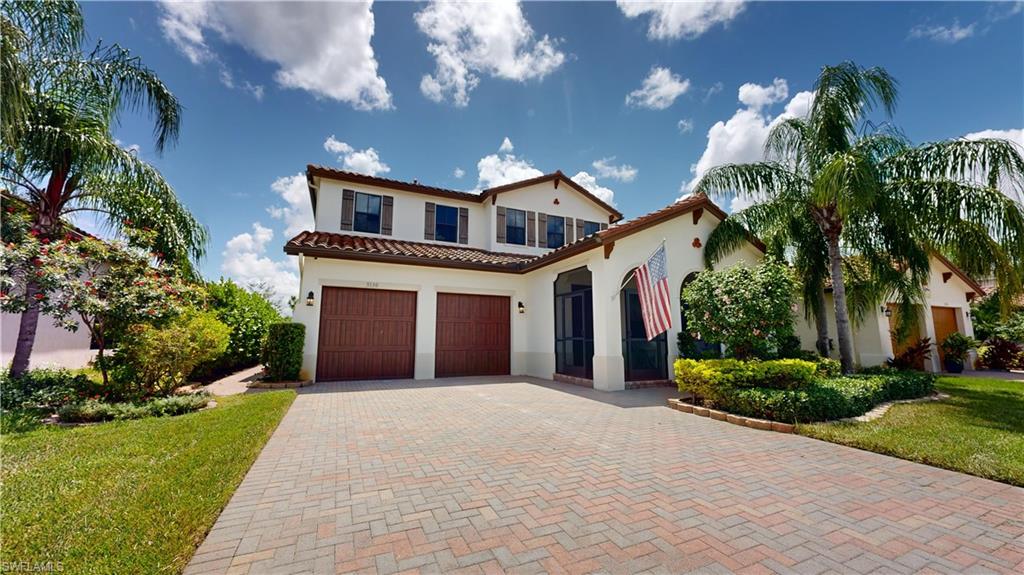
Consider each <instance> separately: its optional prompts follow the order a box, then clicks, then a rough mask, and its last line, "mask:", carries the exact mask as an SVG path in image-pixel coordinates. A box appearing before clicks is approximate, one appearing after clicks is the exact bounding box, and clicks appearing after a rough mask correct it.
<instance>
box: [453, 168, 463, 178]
mask: <svg viewBox="0 0 1024 575" xmlns="http://www.w3.org/2000/svg"><path fill="white" fill-rule="evenodd" d="M452 175H453V176H455V178H456V179H462V176H465V175H466V170H463V169H462V168H455V171H454V172H452Z"/></svg>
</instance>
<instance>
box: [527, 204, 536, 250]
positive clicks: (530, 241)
mask: <svg viewBox="0 0 1024 575" xmlns="http://www.w3.org/2000/svg"><path fill="white" fill-rule="evenodd" d="M526 245H528V246H530V247H533V246H535V245H537V212H526Z"/></svg>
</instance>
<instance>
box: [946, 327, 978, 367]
mask: <svg viewBox="0 0 1024 575" xmlns="http://www.w3.org/2000/svg"><path fill="white" fill-rule="evenodd" d="M977 345H978V342H977V341H975V340H974V338H972V337H967V336H966V335H964V334H962V333H960V332H958V331H954V332H953V333H951V334H949V335H948V336H946V339H944V340H942V343H941V344H939V347H941V348H942V351H943V352H945V354H946V360H951V361H958V362H960V363H963V361H964V360H965V359H967V354H968V353H970V351H971V350H972V349H973V348H975V347H976V346H977Z"/></svg>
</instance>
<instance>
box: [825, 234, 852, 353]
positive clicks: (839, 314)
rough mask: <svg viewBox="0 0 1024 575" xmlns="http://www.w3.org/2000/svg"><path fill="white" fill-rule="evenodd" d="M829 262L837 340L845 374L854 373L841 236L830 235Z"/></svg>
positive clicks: (828, 238) (828, 236)
mask: <svg viewBox="0 0 1024 575" xmlns="http://www.w3.org/2000/svg"><path fill="white" fill-rule="evenodd" d="M826 241H827V242H828V260H829V266H830V268H831V272H832V299H833V300H834V303H835V308H836V339H838V340H839V363H840V365H841V366H842V368H843V373H852V372H853V332H852V330H851V329H850V314H849V312H848V311H847V309H846V284H845V283H844V282H843V256H842V255H841V254H840V253H839V234H838V233H836V234H828V235H827V239H826Z"/></svg>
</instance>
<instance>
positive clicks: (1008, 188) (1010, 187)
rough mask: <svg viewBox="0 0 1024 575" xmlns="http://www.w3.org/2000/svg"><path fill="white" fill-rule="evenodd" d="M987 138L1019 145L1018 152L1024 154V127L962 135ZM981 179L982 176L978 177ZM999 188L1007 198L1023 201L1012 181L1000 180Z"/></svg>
mask: <svg viewBox="0 0 1024 575" xmlns="http://www.w3.org/2000/svg"><path fill="white" fill-rule="evenodd" d="M988 138H998V139H1000V140H1009V141H1011V142H1013V143H1015V144H1017V145H1018V146H1020V147H1021V149H1020V152H1021V153H1022V154H1024V128H1022V129H1019V130H1013V129H1011V130H982V131H980V132H971V133H970V134H967V135H965V136H964V139H965V140H981V139H988ZM978 180H979V181H980V180H982V178H980V177H979V178H978ZM999 189H1001V190H1002V191H1003V193H1004V194H1006V195H1007V196H1008V197H1009V198H1011V199H1013V200H1016V201H1018V202H1024V195H1022V192H1024V190H1020V189H1019V186H1015V185H1014V184H1013V182H1010V181H1001V182H999Z"/></svg>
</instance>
